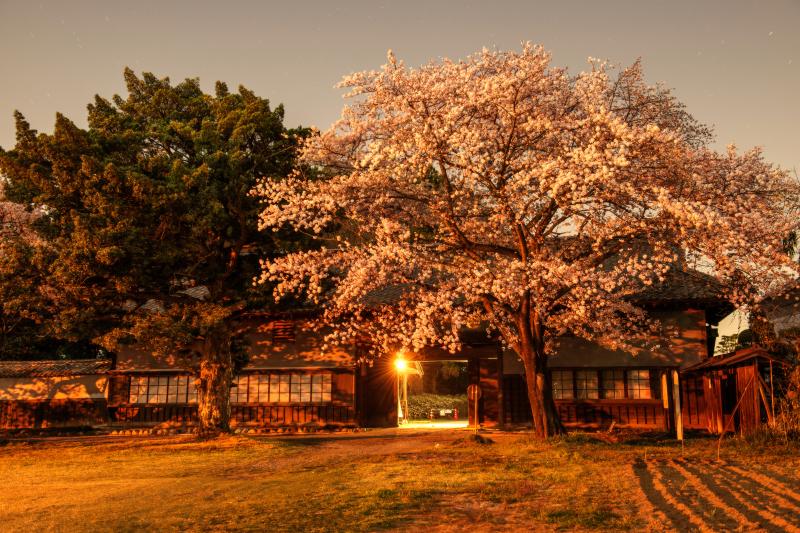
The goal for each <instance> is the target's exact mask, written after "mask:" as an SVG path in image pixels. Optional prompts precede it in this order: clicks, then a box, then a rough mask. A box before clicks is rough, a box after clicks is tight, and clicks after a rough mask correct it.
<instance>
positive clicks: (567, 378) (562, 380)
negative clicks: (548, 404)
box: [550, 370, 575, 400]
mask: <svg viewBox="0 0 800 533" xmlns="http://www.w3.org/2000/svg"><path fill="white" fill-rule="evenodd" d="M550 376H551V378H552V382H553V398H554V399H556V400H571V399H573V398H574V397H575V390H574V382H573V377H572V370H553V371H552V372H551V373H550Z"/></svg>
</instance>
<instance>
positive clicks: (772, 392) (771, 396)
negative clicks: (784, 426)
mask: <svg viewBox="0 0 800 533" xmlns="http://www.w3.org/2000/svg"><path fill="white" fill-rule="evenodd" d="M769 403H770V411H772V421H773V424H774V422H775V385H774V383H773V378H772V359H770V360H769Z"/></svg>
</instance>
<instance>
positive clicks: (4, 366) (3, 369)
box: [0, 359, 111, 378]
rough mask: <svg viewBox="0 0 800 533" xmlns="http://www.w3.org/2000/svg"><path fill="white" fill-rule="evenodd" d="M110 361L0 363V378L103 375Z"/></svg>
mask: <svg viewBox="0 0 800 533" xmlns="http://www.w3.org/2000/svg"><path fill="white" fill-rule="evenodd" d="M110 368H111V360H110V359H58V360H50V361H0V377H2V378H28V377H42V378H44V377H61V376H86V375H93V374H105V373H106V372H107V371H108V370H109V369H110Z"/></svg>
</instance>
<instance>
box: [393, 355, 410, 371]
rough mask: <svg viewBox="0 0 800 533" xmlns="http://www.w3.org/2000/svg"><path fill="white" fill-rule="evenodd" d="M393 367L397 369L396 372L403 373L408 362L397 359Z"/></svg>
mask: <svg viewBox="0 0 800 533" xmlns="http://www.w3.org/2000/svg"><path fill="white" fill-rule="evenodd" d="M394 367H395V368H396V369H397V371H398V372H405V371H406V369H407V368H408V361H406V360H405V359H403V358H402V357H398V358H397V359H395V360H394Z"/></svg>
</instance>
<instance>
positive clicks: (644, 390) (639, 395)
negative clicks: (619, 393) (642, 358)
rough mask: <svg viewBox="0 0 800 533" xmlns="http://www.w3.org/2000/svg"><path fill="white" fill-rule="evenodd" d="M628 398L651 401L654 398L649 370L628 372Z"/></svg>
mask: <svg viewBox="0 0 800 533" xmlns="http://www.w3.org/2000/svg"><path fill="white" fill-rule="evenodd" d="M628 397H629V398H633V399H636V400H649V399H651V398H652V397H653V391H652V389H651V387H650V371H649V370H628Z"/></svg>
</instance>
